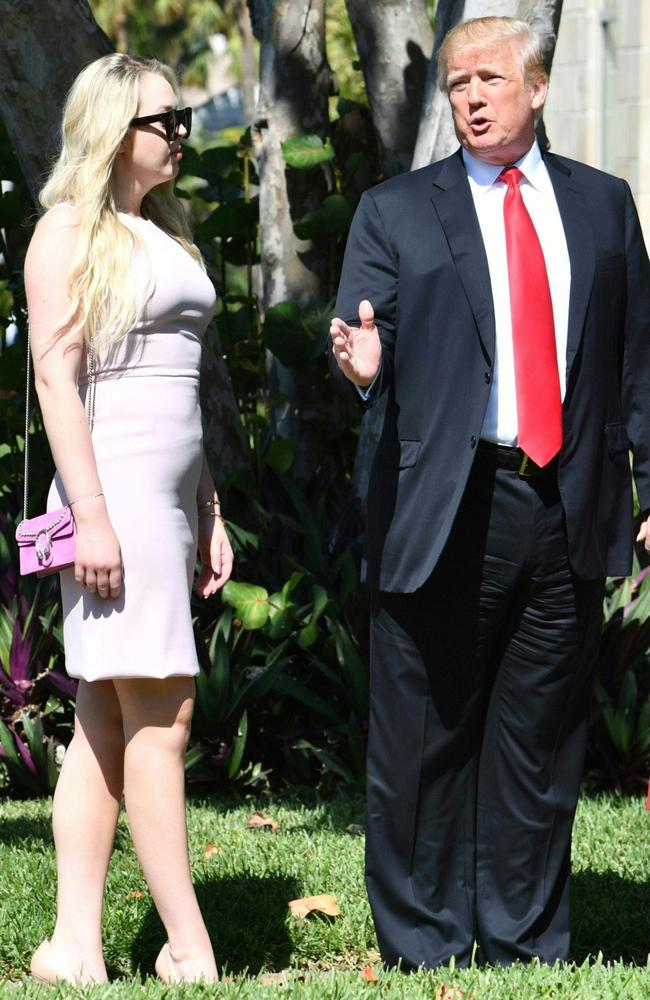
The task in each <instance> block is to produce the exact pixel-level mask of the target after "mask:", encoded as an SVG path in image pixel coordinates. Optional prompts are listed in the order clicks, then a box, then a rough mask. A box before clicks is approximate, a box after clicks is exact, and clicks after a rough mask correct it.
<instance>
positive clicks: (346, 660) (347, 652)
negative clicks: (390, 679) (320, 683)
mask: <svg viewBox="0 0 650 1000" xmlns="http://www.w3.org/2000/svg"><path fill="white" fill-rule="evenodd" d="M334 634H335V637H336V655H337V657H338V661H339V664H340V665H341V669H342V670H343V671H344V672H345V673H346V674H347V675H348V677H349V678H350V681H351V684H352V691H353V693H354V701H355V705H356V708H357V711H359V712H360V713H361V714H362V715H365V714H366V712H367V711H368V671H367V669H366V665H365V664H364V662H363V660H362V659H361V657H360V656H359V653H358V652H357V649H356V646H355V645H354V643H353V642H352V640H351V638H350V636H349V635H348V633H347V632H346V630H345V629H344V627H343V626H342V625H341V623H340V622H337V623H336V626H335V633H334Z"/></svg>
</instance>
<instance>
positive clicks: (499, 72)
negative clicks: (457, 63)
mask: <svg viewBox="0 0 650 1000" xmlns="http://www.w3.org/2000/svg"><path fill="white" fill-rule="evenodd" d="M476 72H477V73H479V74H481V75H483V76H507V71H506V70H505V69H504V68H503V67H502V66H501V67H499V68H497V67H496V66H491V65H490V63H485V64H484V65H482V66H477V67H476ZM471 75H472V74H471V73H470V72H469V70H466V69H459V70H456V71H455V72H453V71H452V72H451V73H449V74H448V76H447V79H448V80H463V79H464V78H465V77H468V76H471Z"/></svg>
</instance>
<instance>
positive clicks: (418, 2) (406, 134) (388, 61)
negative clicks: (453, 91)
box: [346, 0, 433, 177]
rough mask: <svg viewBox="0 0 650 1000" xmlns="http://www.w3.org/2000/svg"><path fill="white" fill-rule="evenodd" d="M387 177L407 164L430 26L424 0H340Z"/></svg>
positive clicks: (429, 47)
mask: <svg viewBox="0 0 650 1000" xmlns="http://www.w3.org/2000/svg"><path fill="white" fill-rule="evenodd" d="M346 4H347V8H348V13H349V15H350V21H351V22H352V30H353V31H354V37H355V40H356V43H357V49H358V52H359V59H360V61H361V68H362V70H363V76H364V80H365V84H366V91H367V93H368V101H369V103H370V111H371V115H372V120H373V124H374V126H375V130H376V132H377V135H378V137H379V140H380V143H381V145H382V149H383V168H384V173H385V175H386V176H387V177H392V176H394V175H395V174H400V173H403V172H404V171H405V170H408V169H409V167H410V165H411V160H412V158H413V148H414V146H415V139H416V136H417V132H418V124H419V118H420V107H421V105H422V94H423V91H424V84H425V80H426V77H427V67H428V65H429V61H430V59H431V53H432V51H433V29H432V27H431V22H430V20H429V15H428V12H427V8H426V4H425V0H375V2H374V3H368V0H346Z"/></svg>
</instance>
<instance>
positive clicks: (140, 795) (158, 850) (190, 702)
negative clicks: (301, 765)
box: [114, 677, 217, 982]
mask: <svg viewBox="0 0 650 1000" xmlns="http://www.w3.org/2000/svg"><path fill="white" fill-rule="evenodd" d="M114 684H115V690H116V692H117V696H118V698H119V701H120V707H121V710H122V719H123V721H124V742H125V752H124V798H125V803H126V811H127V815H128V817H129V825H130V827H131V835H132V837H133V844H134V846H135V850H136V853H137V855H138V858H139V860H140V864H141V865H142V870H143V872H144V877H145V879H146V880H147V884H148V885H149V888H150V890H151V895H152V897H153V901H154V903H155V906H156V909H157V910H158V913H159V915H160V919H161V920H162V922H163V924H164V925H165V929H166V931H167V937H168V941H169V956H170V958H171V963H170V964H169V970H168V971H169V976H170V978H173V979H182V980H193V979H198V978H200V977H201V976H203V977H204V978H205V979H206V981H209V982H210V981H215V980H216V979H217V967H216V964H215V960H214V954H213V951H212V945H211V943H210V938H209V935H208V932H207V929H206V927H205V924H204V922H203V917H202V916H201V911H200V910H199V904H198V902H197V899H196V894H195V892H194V886H193V885H192V876H191V873H190V865H189V856H188V846H187V824H186V815H185V769H184V757H185V749H186V747H187V741H188V739H189V734H190V726H191V721H192V712H193V709H194V680H193V678H191V677H168V678H165V679H164V680H155V679H152V678H146V679H137V678H130V679H120V680H115V681H114Z"/></svg>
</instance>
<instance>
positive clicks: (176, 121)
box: [130, 108, 192, 142]
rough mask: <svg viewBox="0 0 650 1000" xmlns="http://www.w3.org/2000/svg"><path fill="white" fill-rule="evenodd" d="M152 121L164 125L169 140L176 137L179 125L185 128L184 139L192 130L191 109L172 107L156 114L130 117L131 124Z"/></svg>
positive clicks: (149, 123) (146, 123)
mask: <svg viewBox="0 0 650 1000" xmlns="http://www.w3.org/2000/svg"><path fill="white" fill-rule="evenodd" d="M153 122H162V123H163V125H164V127H165V135H166V136H167V138H168V140H169V141H170V142H171V141H172V139H177V138H178V130H179V129H180V127H181V125H182V126H183V128H184V129H185V135H184V136H183V138H184V139H187V137H188V136H189V134H190V132H191V131H192V109H191V108H173V109H172V110H171V111H161V112H160V114H157V115H144V116H143V117H142V118H132V119H131V122H130V124H131V125H151V124H153Z"/></svg>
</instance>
